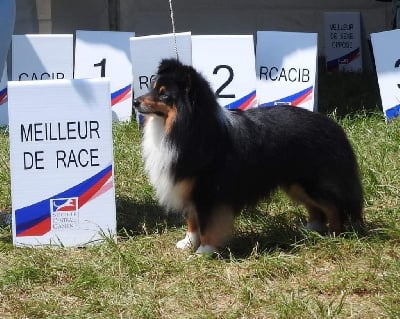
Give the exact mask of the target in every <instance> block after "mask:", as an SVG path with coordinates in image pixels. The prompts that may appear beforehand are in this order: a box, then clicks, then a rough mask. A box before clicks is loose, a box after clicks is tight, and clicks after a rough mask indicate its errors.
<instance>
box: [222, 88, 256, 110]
mask: <svg viewBox="0 0 400 319" xmlns="http://www.w3.org/2000/svg"><path fill="white" fill-rule="evenodd" d="M255 105H256V91H255V90H254V91H251V92H250V93H249V94H247V95H245V96H243V97H242V98H240V99H239V100H236V101H235V102H232V103H230V104H228V105H225V108H227V109H228V110H234V109H235V110H237V109H239V110H246V109H248V108H251V107H253V106H255Z"/></svg>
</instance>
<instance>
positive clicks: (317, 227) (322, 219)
mask: <svg viewBox="0 0 400 319" xmlns="http://www.w3.org/2000/svg"><path fill="white" fill-rule="evenodd" d="M304 206H305V207H306V209H307V211H308V221H307V225H306V227H307V229H309V230H313V231H316V232H318V233H321V234H323V233H325V232H326V216H325V214H324V212H323V210H322V209H321V208H319V207H318V206H316V205H314V204H313V203H311V202H308V203H304Z"/></svg>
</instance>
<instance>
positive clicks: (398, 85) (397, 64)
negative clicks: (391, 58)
mask: <svg viewBox="0 0 400 319" xmlns="http://www.w3.org/2000/svg"><path fill="white" fill-rule="evenodd" d="M394 67H395V68H398V67H400V59H398V60H397V61H396V63H395V64H394ZM397 87H398V88H399V89H400V84H397Z"/></svg>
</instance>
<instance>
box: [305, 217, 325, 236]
mask: <svg viewBox="0 0 400 319" xmlns="http://www.w3.org/2000/svg"><path fill="white" fill-rule="evenodd" d="M306 228H307V229H308V230H312V231H316V232H318V233H324V232H325V231H326V225H325V224H323V223H321V222H320V221H317V220H314V221H312V222H308V223H307V225H306Z"/></svg>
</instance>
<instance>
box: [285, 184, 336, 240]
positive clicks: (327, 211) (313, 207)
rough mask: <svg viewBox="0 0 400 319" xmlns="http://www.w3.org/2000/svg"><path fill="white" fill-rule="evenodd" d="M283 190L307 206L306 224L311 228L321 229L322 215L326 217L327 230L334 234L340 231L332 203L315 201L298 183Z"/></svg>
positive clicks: (322, 226)
mask: <svg viewBox="0 0 400 319" xmlns="http://www.w3.org/2000/svg"><path fill="white" fill-rule="evenodd" d="M284 190H285V191H286V193H287V194H288V195H289V197H290V198H292V199H293V200H295V201H297V202H300V203H302V204H303V205H304V206H305V207H306V208H307V210H308V213H309V220H308V224H307V225H308V227H309V228H310V229H311V230H317V231H323V228H324V226H325V222H324V219H325V218H324V217H326V219H327V221H328V224H329V232H330V233H335V234H336V235H338V234H339V233H340V232H341V224H340V218H339V212H338V210H337V209H336V208H335V207H334V206H333V205H324V204H322V203H317V202H316V201H315V200H313V199H312V198H311V197H310V196H308V194H307V193H306V192H305V191H304V189H303V188H302V187H301V186H300V185H298V184H293V185H290V186H289V187H287V188H285V189H284Z"/></svg>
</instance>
